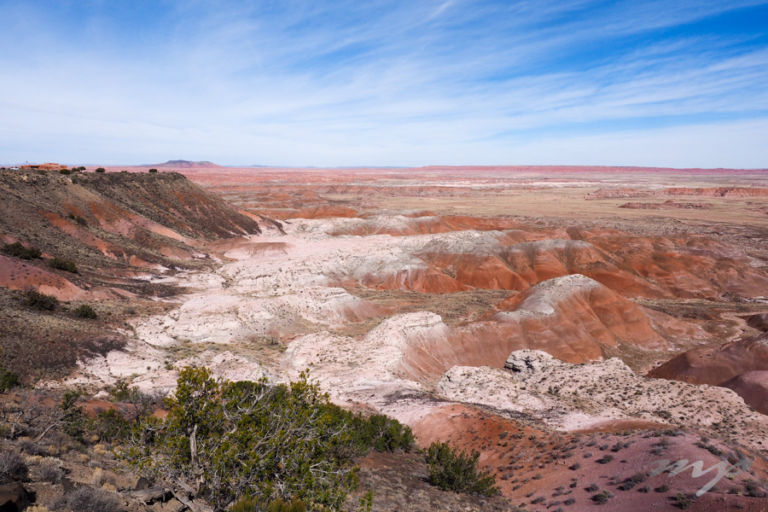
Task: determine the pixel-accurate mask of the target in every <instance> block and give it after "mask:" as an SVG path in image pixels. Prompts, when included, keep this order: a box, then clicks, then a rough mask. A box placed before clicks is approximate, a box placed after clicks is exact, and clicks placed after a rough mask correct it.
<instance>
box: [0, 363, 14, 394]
mask: <svg viewBox="0 0 768 512" xmlns="http://www.w3.org/2000/svg"><path fill="white" fill-rule="evenodd" d="M18 385H19V376H18V375H16V374H15V373H13V372H10V371H8V370H6V369H5V368H3V367H2V366H0V393H4V392H6V391H8V390H9V389H11V388H15V387H16V386H18Z"/></svg>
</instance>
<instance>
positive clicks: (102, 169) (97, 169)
mask: <svg viewBox="0 0 768 512" xmlns="http://www.w3.org/2000/svg"><path fill="white" fill-rule="evenodd" d="M96 172H106V169H104V168H103V167H97V168H96Z"/></svg>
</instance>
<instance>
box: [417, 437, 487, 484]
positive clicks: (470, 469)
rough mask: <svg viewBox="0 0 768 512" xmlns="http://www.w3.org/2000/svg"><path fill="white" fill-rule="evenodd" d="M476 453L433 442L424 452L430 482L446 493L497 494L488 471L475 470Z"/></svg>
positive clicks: (477, 455)
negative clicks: (425, 452)
mask: <svg viewBox="0 0 768 512" xmlns="http://www.w3.org/2000/svg"><path fill="white" fill-rule="evenodd" d="M479 457H480V454H479V453H478V452H472V453H471V454H468V453H465V452H464V451H457V450H454V449H453V448H451V447H450V446H449V445H448V444H447V443H432V444H431V445H430V446H429V449H428V450H427V454H426V459H427V464H429V481H430V483H432V484H433V485H436V486H437V487H439V488H440V489H443V490H445V491H455V492H465V493H469V494H482V495H485V496H493V495H495V494H498V493H499V492H500V491H499V489H498V487H496V478H495V477H494V476H493V475H491V473H490V472H489V471H480V470H478V468H477V460H478V458H479Z"/></svg>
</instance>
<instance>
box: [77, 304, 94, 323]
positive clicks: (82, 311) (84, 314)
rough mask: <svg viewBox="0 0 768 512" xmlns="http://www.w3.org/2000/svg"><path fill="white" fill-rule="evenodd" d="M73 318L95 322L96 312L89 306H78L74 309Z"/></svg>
mask: <svg viewBox="0 0 768 512" xmlns="http://www.w3.org/2000/svg"><path fill="white" fill-rule="evenodd" d="M75 316H77V317H78V318H87V319H88V320H95V319H96V318H98V315H97V314H96V310H95V309H93V307H91V306H90V305H89V304H80V305H79V306H78V307H77V309H75Z"/></svg>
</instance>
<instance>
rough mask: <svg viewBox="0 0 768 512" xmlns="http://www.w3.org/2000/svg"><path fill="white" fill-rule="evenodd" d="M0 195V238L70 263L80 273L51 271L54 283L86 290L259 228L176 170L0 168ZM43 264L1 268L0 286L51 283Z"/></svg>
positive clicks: (193, 254) (179, 259)
mask: <svg viewBox="0 0 768 512" xmlns="http://www.w3.org/2000/svg"><path fill="white" fill-rule="evenodd" d="M0 195H2V197H3V201H0V241H3V242H5V243H9V242H15V241H19V242H21V243H22V244H25V245H30V246H34V247H37V248H38V249H40V250H41V251H42V252H43V256H44V257H45V258H52V257H59V258H64V259H68V260H71V261H74V262H75V263H76V264H77V266H78V268H79V269H80V270H81V273H80V274H79V275H74V274H71V273H62V272H61V271H53V272H54V273H58V274H60V275H61V279H59V281H67V282H68V280H71V281H73V282H74V283H75V285H77V286H79V287H83V286H85V288H88V287H90V285H93V284H97V285H98V284H99V282H101V281H103V280H106V279H105V278H107V277H109V276H110V275H111V276H112V277H116V276H123V275H126V271H127V269H130V268H131V267H145V268H146V267H151V266H155V265H165V266H171V265H178V264H180V263H183V262H184V261H191V260H192V259H193V258H197V257H201V256H202V255H203V254H202V251H203V250H204V246H203V245H204V244H203V241H204V240H212V239H216V238H222V237H231V236H238V235H246V234H256V233H259V232H260V229H259V225H258V223H257V222H256V221H254V220H252V219H251V218H249V217H247V216H245V215H242V214H240V213H239V212H237V211H236V210H234V209H232V208H231V207H229V206H228V205H227V204H226V203H225V202H224V201H223V200H221V199H220V198H218V197H217V196H214V195H212V194H209V193H207V192H205V191H204V190H203V189H201V188H200V187H198V186H197V185H195V184H193V183H191V182H189V181H188V180H187V179H186V178H185V177H184V176H182V175H180V174H176V173H152V174H150V173H143V174H138V173H78V174H74V175H71V176H64V175H61V174H58V173H50V172H47V173H46V172H40V171H29V172H27V171H3V172H0ZM44 263H45V262H44V261H43V260H32V261H30V262H28V263H26V265H27V266H28V267H29V268H28V269H26V270H24V272H23V273H22V272H6V273H4V274H3V275H2V276H0V277H4V278H7V279H2V280H0V286H5V287H9V288H15V289H20V288H23V287H25V286H36V287H37V286H38V285H41V284H46V285H50V283H48V281H50V282H53V281H55V280H52V278H51V277H50V276H49V275H48V274H50V273H51V272H52V270H51V269H50V268H49V267H48V266H47V265H45V264H44ZM32 267H36V268H32ZM110 269H112V270H110ZM22 274H23V275H25V276H31V277H34V276H35V275H38V274H39V275H40V276H43V277H45V281H46V283H43V282H42V281H41V282H40V283H37V282H26V281H24V282H22V281H20V280H19V276H21V275H22ZM27 281H28V279H27ZM32 281H34V279H32ZM67 282H65V283H64V284H65V285H67V286H69V287H70V288H71V286H70V285H69V284H67ZM67 286H65V288H66V287H67ZM52 291H53V290H49V293H51V292H52ZM76 291H77V290H76V289H74V291H73V290H69V291H68V292H67V293H65V295H66V296H67V297H69V296H73V295H77V293H75V292H76ZM54 294H55V293H54ZM61 298H64V299H65V300H66V297H61Z"/></svg>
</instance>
